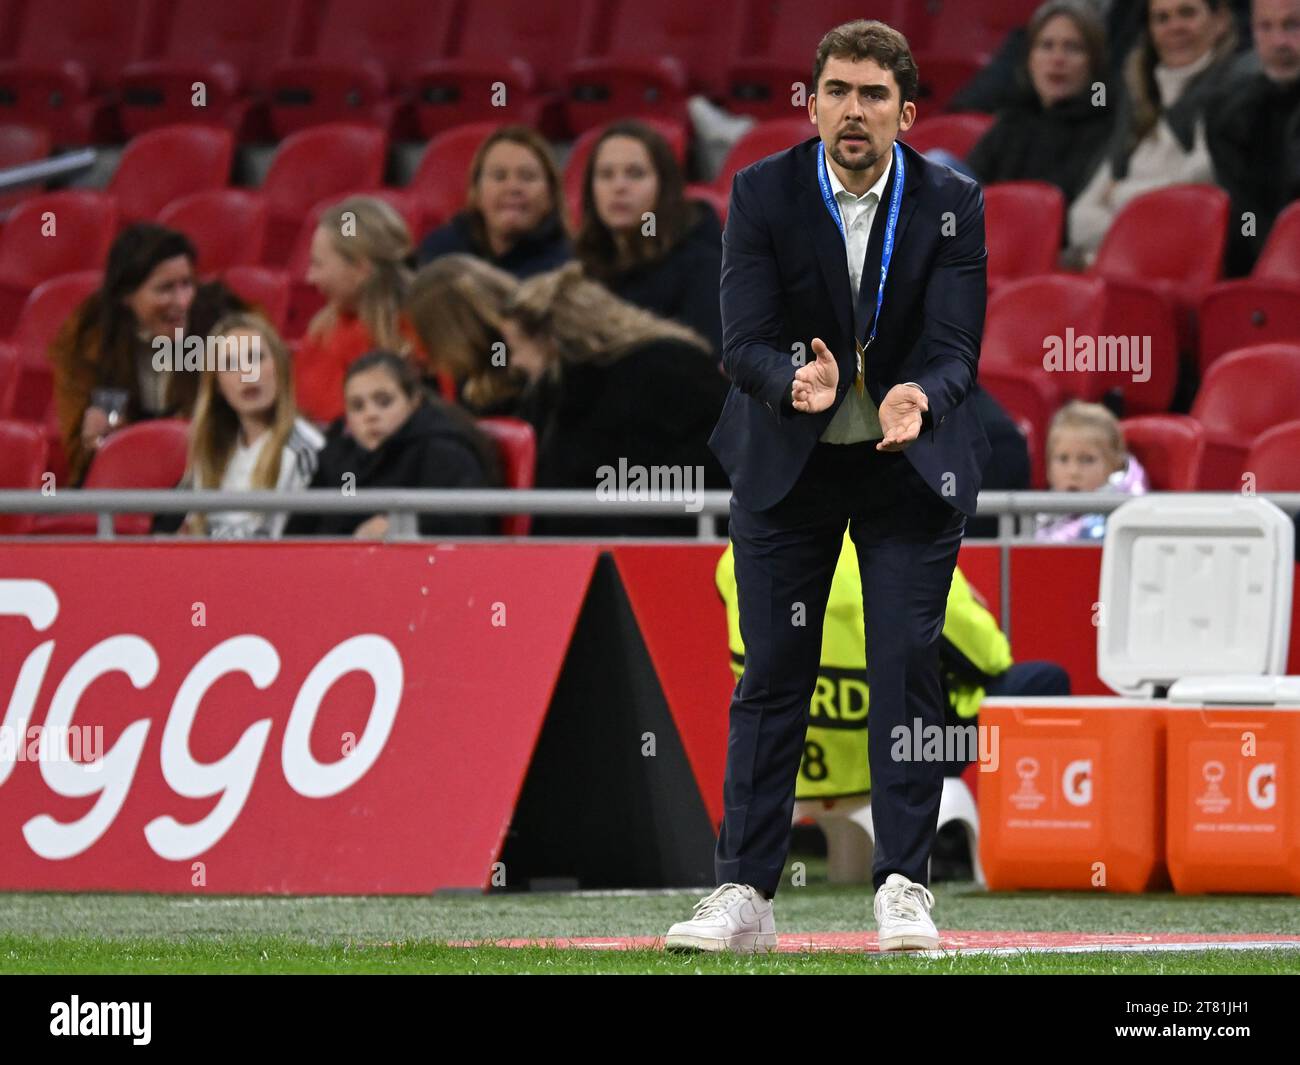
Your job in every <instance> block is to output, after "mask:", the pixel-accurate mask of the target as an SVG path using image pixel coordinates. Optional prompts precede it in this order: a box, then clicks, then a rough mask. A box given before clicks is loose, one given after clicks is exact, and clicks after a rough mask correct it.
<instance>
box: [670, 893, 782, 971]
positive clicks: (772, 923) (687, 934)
mask: <svg viewBox="0 0 1300 1065" xmlns="http://www.w3.org/2000/svg"><path fill="white" fill-rule="evenodd" d="M664 949H665V950H711V951H720V950H731V951H736V952H737V953H740V954H753V953H765V952H767V951H770V950H776V919H775V918H774V917H773V916H772V902H771V900H770V899H765V898H763V896H762V895H761V894H759V892H758V891H757V890H756V889H754V888H752V887H750V886H749V885H748V884H723V885H722V886H721V887H720V888H718V889H717V890H716V891H714V892H713V894H711V895H706V896H705V897H704V898H702V899H700V901H699V902H697V903H696V904H695V914H694V916H693V917H692V918H691V919H690V920H689V921H680V922H678V923H677V924H675V925H673V926H672V928H670V929H668V936H667V938H666V939H665V940H664Z"/></svg>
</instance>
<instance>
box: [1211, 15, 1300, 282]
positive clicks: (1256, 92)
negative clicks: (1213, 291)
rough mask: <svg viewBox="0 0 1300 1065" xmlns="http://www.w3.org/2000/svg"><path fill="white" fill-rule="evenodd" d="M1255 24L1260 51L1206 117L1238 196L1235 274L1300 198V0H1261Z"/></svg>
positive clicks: (1219, 173)
mask: <svg viewBox="0 0 1300 1065" xmlns="http://www.w3.org/2000/svg"><path fill="white" fill-rule="evenodd" d="M1252 29H1253V34H1254V39H1255V52H1254V54H1253V55H1251V56H1248V57H1246V59H1247V60H1248V62H1244V63H1239V64H1238V66H1237V67H1236V68H1235V69H1234V71H1233V76H1232V77H1231V78H1230V80H1229V82H1228V84H1227V85H1226V86H1225V88H1224V90H1223V93H1222V95H1220V96H1219V97H1218V98H1217V99H1215V100H1213V101H1211V103H1210V107H1209V112H1208V114H1207V119H1206V121H1207V129H1206V138H1207V140H1208V142H1209V147H1210V156H1211V157H1212V158H1213V160H1214V173H1215V176H1216V177H1217V178H1218V181H1219V184H1220V185H1222V186H1223V187H1224V188H1225V189H1226V190H1227V191H1228V193H1229V194H1230V195H1231V196H1232V219H1231V222H1230V224H1229V226H1228V251H1227V260H1226V265H1227V272H1228V274H1229V275H1231V276H1234V277H1240V276H1242V275H1244V274H1248V273H1250V270H1251V267H1253V266H1254V264H1255V260H1256V259H1257V258H1258V257H1259V252H1260V249H1261V248H1262V247H1263V246H1264V241H1265V240H1266V239H1267V238H1268V234H1269V230H1271V229H1272V228H1273V223H1274V222H1275V221H1276V220H1277V216H1278V214H1279V213H1281V210H1282V208H1283V207H1285V206H1286V205H1287V203H1289V202H1290V201H1291V200H1294V199H1297V198H1300V0H1255V2H1254V6H1253V8H1252ZM1247 212H1249V213H1250V214H1251V215H1253V217H1254V225H1253V226H1249V227H1248V226H1247V225H1246V224H1245V221H1244V219H1243V215H1245V214H1246V213H1247ZM1243 230H1246V232H1243Z"/></svg>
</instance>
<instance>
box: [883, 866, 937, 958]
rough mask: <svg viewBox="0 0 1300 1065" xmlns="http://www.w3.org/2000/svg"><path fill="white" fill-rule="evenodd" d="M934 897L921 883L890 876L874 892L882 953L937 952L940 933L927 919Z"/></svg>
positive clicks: (897, 874)
mask: <svg viewBox="0 0 1300 1065" xmlns="http://www.w3.org/2000/svg"><path fill="white" fill-rule="evenodd" d="M933 906H934V896H933V895H931V894H930V891H929V889H928V888H926V886H925V885H924V884H917V883H914V882H913V881H911V880H908V879H907V877H905V876H903V874H902V873H890V874H889V876H888V878H886V880H885V882H884V883H883V884H881V885H880V890H879V891H877V892H876V904H875V907H874V908H875V912H876V924H877V925H878V926H879V927H880V949H881V950H938V949H939V932H938V930H937V929H936V928H935V927H934V921H932V920H931V919H930V909H931V907H933Z"/></svg>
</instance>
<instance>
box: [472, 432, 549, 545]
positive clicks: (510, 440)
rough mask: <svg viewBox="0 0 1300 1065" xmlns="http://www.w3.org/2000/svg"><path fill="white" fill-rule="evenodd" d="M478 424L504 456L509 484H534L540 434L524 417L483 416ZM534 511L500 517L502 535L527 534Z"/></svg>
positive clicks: (506, 478)
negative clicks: (538, 434) (538, 436)
mask: <svg viewBox="0 0 1300 1065" xmlns="http://www.w3.org/2000/svg"><path fill="white" fill-rule="evenodd" d="M478 427H479V428H480V429H482V430H483V432H485V433H486V434H487V435H488V436H490V437H491V438H492V440H493V442H494V443H495V444H496V446H497V454H498V455H499V456H500V458H501V472H502V476H503V480H504V482H505V486H506V487H507V488H532V487H533V484H534V479H535V477H536V475H537V434H536V433H535V432H534V431H533V427H532V425H530V424H529V423H528V422H526V421H524V420H523V419H522V418H480V419H479V420H478ZM532 524H533V519H532V515H531V514H506V515H504V516H503V517H502V518H501V533H502V535H503V536H527V535H528V530H529V529H531V528H532Z"/></svg>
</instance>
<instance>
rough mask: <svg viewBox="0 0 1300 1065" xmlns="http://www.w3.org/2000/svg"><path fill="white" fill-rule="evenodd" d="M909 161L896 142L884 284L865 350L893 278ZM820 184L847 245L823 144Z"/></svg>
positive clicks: (882, 258)
mask: <svg viewBox="0 0 1300 1065" xmlns="http://www.w3.org/2000/svg"><path fill="white" fill-rule="evenodd" d="M906 166H907V164H906V162H905V161H904V159H903V149H902V148H900V147H899V146H898V142H897V141H895V142H894V170H895V171H896V173H895V174H894V189H893V192H891V193H890V195H889V215H888V217H887V218H886V220H885V246H884V249H883V250H882V251H881V253H880V284H879V285H878V286H877V288H876V314H875V317H874V318H873V319H872V320H871V335H870V336H869V337H867V342H866V344H864V345H863V347H864V348H865V347H868V346H870V344H871V342H872V341H873V340H875V339H876V327H877V326H879V324H880V309H881V307H883V306H884V304H885V279H886V278H888V277H889V264H890V261H891V260H892V259H893V258H894V234H895V232H896V231H897V229H898V211H899V207H900V206H901V205H902V202H903V177H904V176H905V174H906ZM817 183H818V184H819V185H820V186H821V190H822V202H823V203H824V204H825V205H826V210H827V211H829V212H830V216H831V218H832V219H833V220H834V222H835V226H836V228H837V229H838V230H839V231H840V236H842V237H843V238H844V243H845V245H847V244H848V240H849V236H848V233H847V232H846V231H845V229H844V219H843V218H841V217H840V205H839V204H838V203H836V202H835V196H834V194H833V193H832V192H831V181H830V177H829V176H828V175H827V173H826V146H825V145H824V144H823V145H822V149H821V151H820V152H818V153H817Z"/></svg>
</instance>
